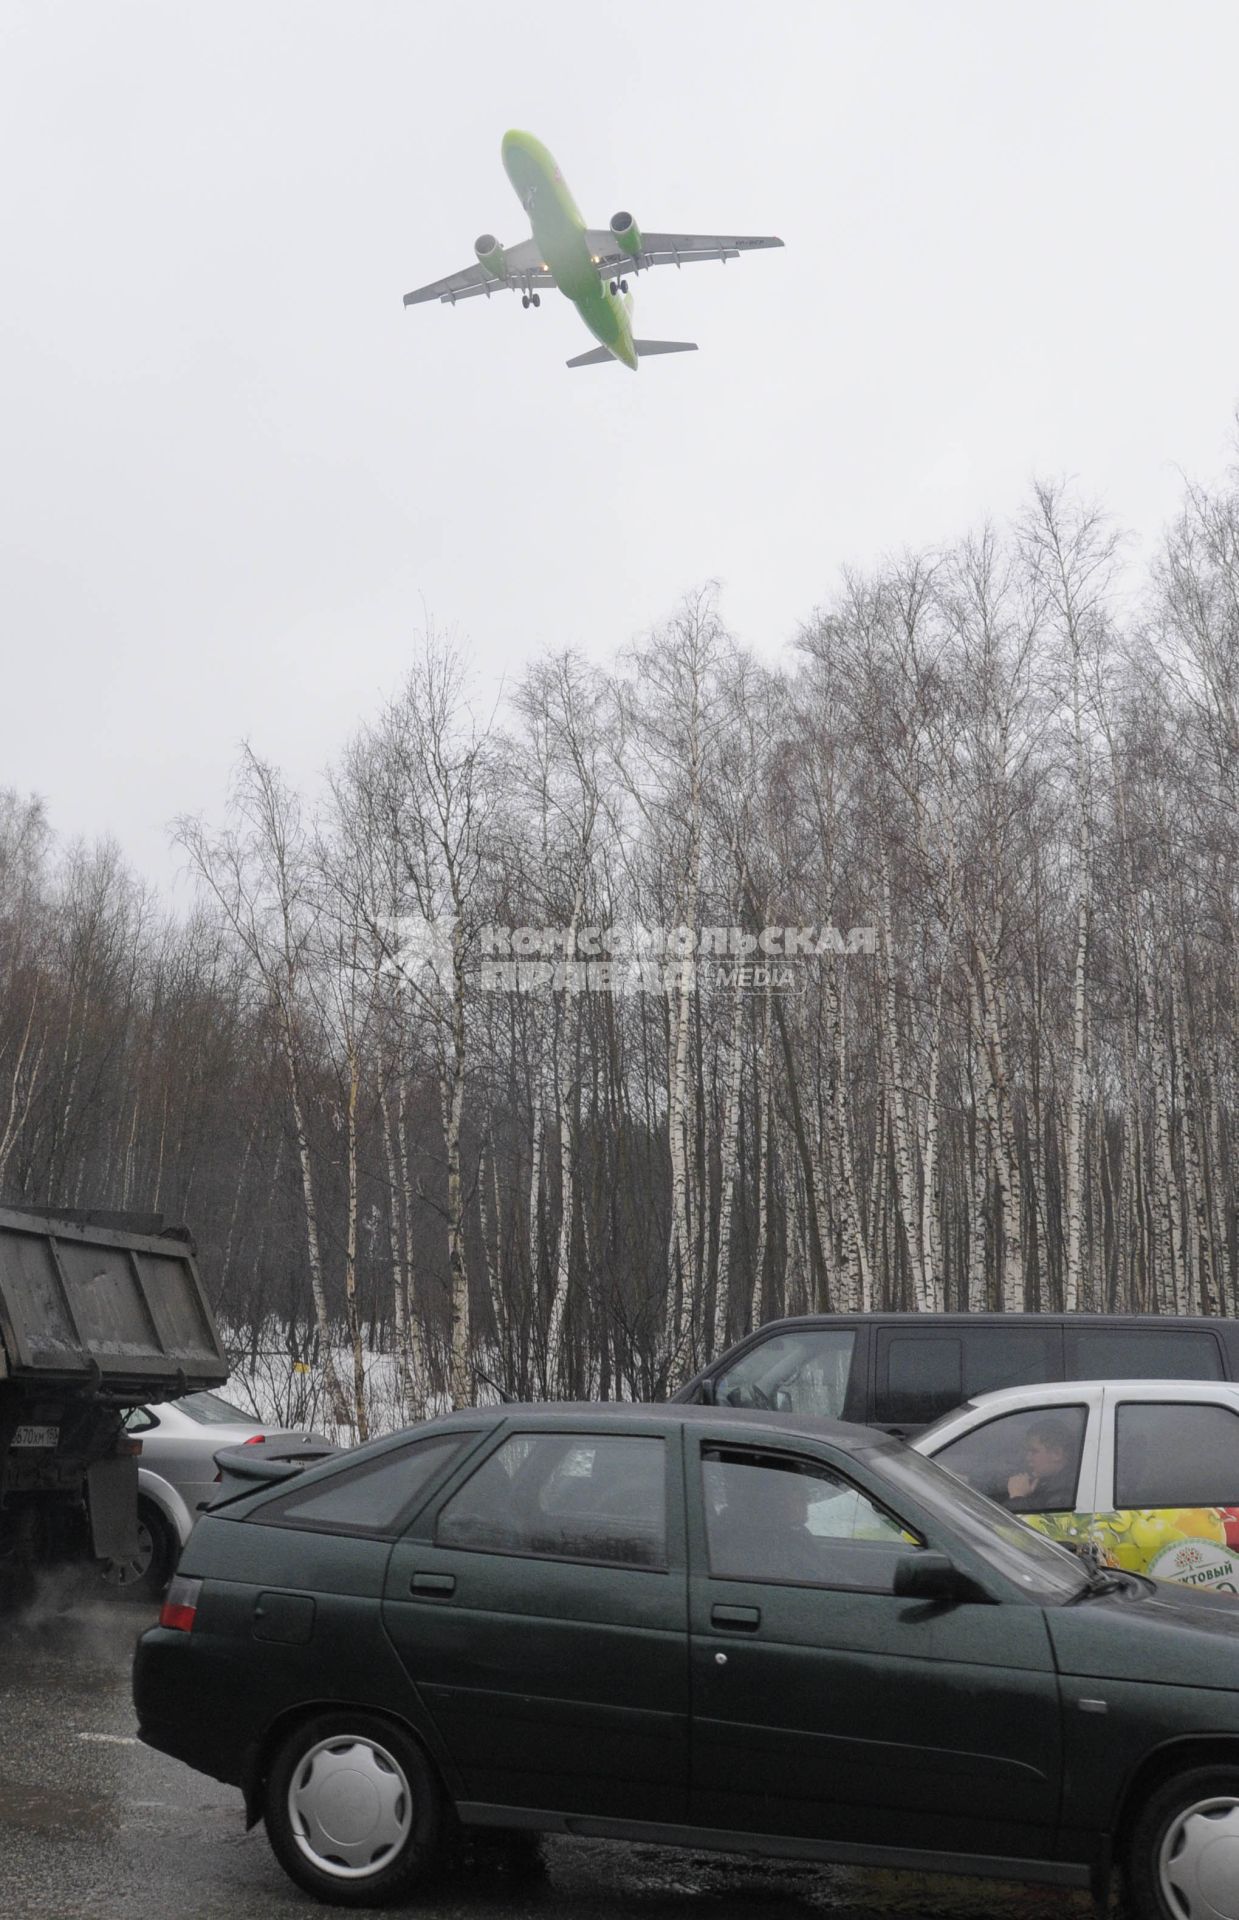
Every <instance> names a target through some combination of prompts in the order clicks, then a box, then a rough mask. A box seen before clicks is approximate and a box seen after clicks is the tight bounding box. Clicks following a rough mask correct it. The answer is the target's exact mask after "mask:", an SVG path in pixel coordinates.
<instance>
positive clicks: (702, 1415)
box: [427, 1400, 902, 1453]
mask: <svg viewBox="0 0 1239 1920" xmlns="http://www.w3.org/2000/svg"><path fill="white" fill-rule="evenodd" d="M479 1414H484V1415H485V1416H486V1417H488V1418H489V1419H490V1420H491V1421H493V1423H494V1424H495V1425H496V1426H499V1425H502V1424H503V1423H504V1422H505V1421H511V1422H512V1423H513V1424H515V1425H517V1426H518V1427H536V1428H538V1429H541V1430H543V1431H554V1430H557V1429H564V1430H566V1431H568V1432H571V1431H573V1429H577V1430H579V1429H580V1427H581V1423H582V1421H583V1420H589V1421H590V1422H591V1423H592V1422H594V1421H597V1422H598V1423H599V1424H600V1425H602V1424H605V1423H606V1422H607V1421H609V1420H615V1421H620V1420H622V1421H623V1422H624V1423H625V1425H629V1426H631V1425H635V1426H651V1427H664V1428H665V1427H669V1426H672V1427H675V1426H709V1427H711V1428H713V1429H714V1430H715V1431H716V1432H722V1431H724V1430H726V1431H730V1432H732V1433H734V1434H735V1435H736V1437H737V1438H739V1437H740V1436H741V1435H743V1436H744V1437H745V1438H748V1437H749V1436H752V1437H753V1438H754V1439H759V1438H761V1437H762V1436H769V1437H771V1438H777V1439H782V1440H798V1439H799V1440H825V1441H828V1442H829V1443H830V1445H831V1446H833V1447H839V1448H841V1449H842V1450H843V1451H844V1452H847V1453H859V1452H861V1451H862V1450H865V1449H868V1448H870V1447H896V1448H897V1447H899V1446H900V1445H902V1442H901V1441H899V1440H897V1439H895V1438H893V1436H891V1435H890V1434H886V1433H881V1432H879V1431H877V1430H875V1429H874V1428H873V1427H861V1426H857V1425H856V1424H855V1423H853V1422H850V1421H845V1420H826V1419H823V1418H821V1417H819V1416H818V1415H815V1414H807V1413H779V1412H773V1411H772V1412H767V1411H765V1410H764V1409H760V1408H750V1407H698V1406H684V1405H677V1404H675V1403H674V1402H671V1401H666V1400H662V1401H657V1402H651V1401H642V1400H556V1401H554V1402H547V1401H538V1400H525V1401H508V1402H506V1403H505V1404H504V1405H502V1406H492V1407H466V1408H462V1409H461V1410H460V1411H459V1412H457V1413H449V1414H442V1415H440V1416H439V1418H438V1419H436V1420H434V1421H430V1422H428V1423H427V1428H429V1427H430V1426H433V1427H435V1428H436V1429H439V1428H444V1427H446V1428H451V1427H460V1426H465V1427H468V1426H474V1427H475V1426H476V1425H477V1421H478V1416H479Z"/></svg>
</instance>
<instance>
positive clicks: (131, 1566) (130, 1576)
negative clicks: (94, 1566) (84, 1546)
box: [103, 1520, 155, 1587]
mask: <svg viewBox="0 0 1239 1920" xmlns="http://www.w3.org/2000/svg"><path fill="white" fill-rule="evenodd" d="M154 1558H155V1536H154V1534H153V1533H152V1532H151V1530H150V1528H149V1527H148V1526H147V1524H146V1522H145V1520H139V1521H138V1550H137V1552H136V1553H135V1554H133V1555H131V1557H130V1558H129V1559H127V1560H109V1561H108V1564H107V1566H106V1567H105V1568H104V1569H103V1577H104V1579H105V1580H106V1581H107V1583H108V1585H109V1586H110V1587H135V1586H136V1585H137V1584H138V1581H139V1580H142V1579H145V1577H146V1575H147V1574H148V1573H149V1572H150V1570H151V1562H152V1560H153V1559H154Z"/></svg>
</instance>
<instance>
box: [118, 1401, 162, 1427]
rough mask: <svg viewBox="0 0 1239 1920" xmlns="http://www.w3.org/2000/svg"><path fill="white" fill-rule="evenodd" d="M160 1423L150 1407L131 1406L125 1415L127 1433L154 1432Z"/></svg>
mask: <svg viewBox="0 0 1239 1920" xmlns="http://www.w3.org/2000/svg"><path fill="white" fill-rule="evenodd" d="M158 1425H159V1422H158V1420H157V1419H156V1418H155V1416H154V1414H153V1413H152V1412H151V1410H150V1408H149V1407H130V1409H129V1411H128V1413H127V1414H126V1415H125V1431H126V1433H152V1432H153V1431H154V1429H155V1428H156V1427H157V1426H158Z"/></svg>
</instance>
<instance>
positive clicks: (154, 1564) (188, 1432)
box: [103, 1393, 321, 1599]
mask: <svg viewBox="0 0 1239 1920" xmlns="http://www.w3.org/2000/svg"><path fill="white" fill-rule="evenodd" d="M125 1425H126V1426H127V1428H128V1429H129V1432H130V1433H131V1434H133V1435H134V1437H135V1439H140V1440H141V1442H142V1457H141V1459H140V1460H139V1462H138V1551H137V1553H136V1554H135V1555H134V1557H133V1558H132V1559H130V1560H111V1561H108V1562H107V1564H106V1565H105V1566H104V1569H103V1578H104V1580H105V1581H106V1583H107V1584H108V1585H109V1586H110V1587H114V1588H117V1589H123V1590H124V1591H125V1592H126V1593H128V1594H131V1595H133V1596H134V1597H135V1598H141V1599H157V1598H158V1596H159V1595H160V1594H161V1593H162V1592H163V1590H164V1588H165V1587H166V1586H167V1584H168V1581H169V1580H170V1579H171V1577H172V1571H173V1569H174V1567H175V1566H176V1563H177V1559H178V1557H179V1555H180V1551H181V1548H182V1547H183V1546H184V1545H185V1542H186V1541H187V1540H188V1538H189V1536H190V1533H191V1532H192V1531H193V1527H194V1522H195V1521H196V1520H197V1518H198V1515H199V1514H200V1513H201V1511H202V1509H203V1508H204V1507H207V1506H210V1504H211V1502H212V1500H213V1499H217V1498H218V1497H219V1491H220V1488H219V1481H220V1473H219V1469H218V1468H217V1467H216V1464H215V1455H216V1453H217V1452H218V1451H219V1449H220V1448H221V1447H236V1446H242V1445H245V1444H248V1443H250V1442H257V1441H260V1440H268V1439H273V1438H274V1437H275V1436H276V1435H279V1436H280V1437H284V1436H285V1434H286V1431H287V1430H286V1429H285V1428H283V1427H276V1426H263V1425H262V1423H261V1422H260V1421H257V1420H255V1419H254V1417H253V1415H252V1414H249V1413H245V1412H243V1411H242V1409H241V1408H240V1407H234V1406H233V1405H232V1404H231V1402H230V1401H228V1400H223V1399H221V1398H220V1396H219V1394H217V1393H187V1394H186V1395H185V1397H184V1398H183V1399H181V1400H168V1401H166V1402H164V1403H163V1404H162V1405H161V1406H155V1407H135V1408H134V1409H133V1411H132V1412H131V1413H130V1414H128V1415H127V1416H126V1420H125ZM296 1437H297V1438H298V1439H302V1440H305V1441H311V1440H317V1439H319V1438H320V1437H321V1436H319V1435H315V1434H309V1433H306V1434H300V1433H299V1434H297V1435H296Z"/></svg>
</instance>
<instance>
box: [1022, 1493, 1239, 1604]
mask: <svg viewBox="0 0 1239 1920" xmlns="http://www.w3.org/2000/svg"><path fill="white" fill-rule="evenodd" d="M1024 1517H1025V1518H1027V1519H1028V1521H1029V1522H1030V1524H1031V1525H1033V1526H1034V1527H1036V1529H1037V1531H1038V1532H1039V1533H1046V1534H1048V1535H1049V1536H1050V1538H1051V1539H1052V1540H1061V1541H1062V1543H1063V1545H1064V1546H1069V1547H1077V1548H1078V1547H1081V1546H1085V1545H1087V1546H1088V1547H1090V1548H1091V1550H1092V1552H1093V1553H1094V1554H1095V1555H1096V1556H1097V1558H1098V1559H1099V1560H1101V1561H1102V1562H1103V1563H1104V1564H1105V1565H1106V1566H1109V1567H1124V1568H1126V1569H1127V1571H1128V1572H1129V1573H1147V1574H1148V1575H1149V1576H1150V1578H1151V1579H1153V1580H1177V1581H1178V1582H1179V1583H1180V1584H1181V1585H1184V1586H1189V1587H1211V1588H1212V1589H1213V1590H1214V1592H1216V1593H1234V1594H1239V1507H1152V1508H1150V1507H1133V1508H1128V1509H1124V1510H1123V1511H1122V1512H1118V1513H1096V1514H1087V1513H1044V1514H1028V1515H1026V1516H1024Z"/></svg>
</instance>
